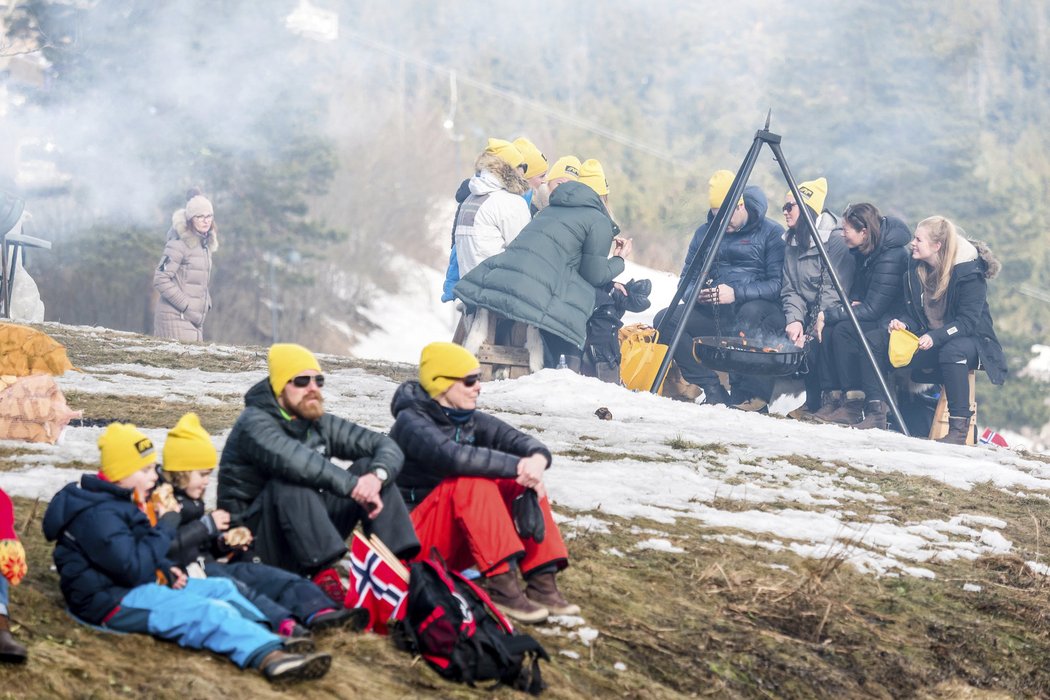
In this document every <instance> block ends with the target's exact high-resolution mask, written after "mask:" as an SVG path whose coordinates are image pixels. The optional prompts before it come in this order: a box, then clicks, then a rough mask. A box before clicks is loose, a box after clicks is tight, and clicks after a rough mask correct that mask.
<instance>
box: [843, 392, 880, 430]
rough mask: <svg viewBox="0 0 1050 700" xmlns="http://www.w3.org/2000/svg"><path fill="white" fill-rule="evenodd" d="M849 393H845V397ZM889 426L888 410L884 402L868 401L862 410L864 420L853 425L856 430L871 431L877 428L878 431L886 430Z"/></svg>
mask: <svg viewBox="0 0 1050 700" xmlns="http://www.w3.org/2000/svg"><path fill="white" fill-rule="evenodd" d="M848 395H849V392H847V396H848ZM888 426H889V408H888V407H887V406H886V402H885V401H879V400H878V399H876V400H874V401H869V402H868V405H867V406H866V407H865V408H864V420H862V421H861V422H859V423H857V424H856V425H854V426H853V427H854V428H857V429H858V430H871V429H872V428H878V429H879V430H886V429H887V427H888Z"/></svg>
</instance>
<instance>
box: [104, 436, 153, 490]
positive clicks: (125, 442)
mask: <svg viewBox="0 0 1050 700" xmlns="http://www.w3.org/2000/svg"><path fill="white" fill-rule="evenodd" d="M98 449H99V451H101V452H102V473H103V474H104V475H105V477H106V478H107V479H109V480H110V481H112V482H114V483H116V482H118V481H120V480H121V479H123V478H125V477H128V476H131V475H132V474H134V473H135V472H137V471H138V470H140V469H142V468H143V467H146V466H149V465H150V464H153V463H154V462H156V461H157V453H156V451H155V450H154V449H153V441H152V440H150V439H149V438H148V437H146V436H145V435H144V434H143V433H142V431H140V430H139V429H138V428H136V427H135V426H134V425H132V424H131V423H110V424H109V425H107V426H106V432H104V433H102V435H101V436H100V437H99V439H98Z"/></svg>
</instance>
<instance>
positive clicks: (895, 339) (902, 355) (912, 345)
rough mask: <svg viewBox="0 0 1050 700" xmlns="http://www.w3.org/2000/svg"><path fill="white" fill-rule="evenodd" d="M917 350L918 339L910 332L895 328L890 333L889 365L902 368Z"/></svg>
mask: <svg viewBox="0 0 1050 700" xmlns="http://www.w3.org/2000/svg"><path fill="white" fill-rule="evenodd" d="M918 349H919V337H918V336H917V335H915V334H914V333H912V332H911V331H908V330H904V329H901V328H896V329H894V330H892V331H890V349H889V355H890V364H891V365H893V366H894V367H904V366H905V365H907V364H908V363H909V362H911V358H912V356H913V355H915V351H916V350H918Z"/></svg>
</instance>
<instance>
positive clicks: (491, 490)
mask: <svg viewBox="0 0 1050 700" xmlns="http://www.w3.org/2000/svg"><path fill="white" fill-rule="evenodd" d="M524 490H525V487H524V486H521V485H520V484H518V483H517V482H516V481H514V479H487V478H482V477H473V476H463V477H455V478H451V479H445V480H444V481H442V482H441V484H439V485H438V486H437V488H435V489H434V490H433V491H431V492H430V493H429V494H427V497H426V498H424V499H423V500H422V502H420V504H419V505H418V506H416V507H415V508H414V509H413V510H412V524H413V525H414V526H415V528H416V535H417V536H418V537H419V544H420V546H421V549H420V550H419V556H418V557H417V559H425V558H427V557H429V556H430V550H431V548H437V551H438V552H439V553H440V554H441V556H442V557H444V559H445V561H446V562H447V563H448V565H449V568H451V569H453V570H460V569H466V568H469V567H472V566H476V567H477V568H478V570H479V571H480V572H481V573H482V574H484V575H486V576H496V575H498V574H503V573H506V572H507V571H509V570H510V563H509V560H510V559H513V558H514V557H516V556H518V555H522V557H521V559H520V561H519V562H518V566H519V568H520V569H521V571H522V572H524V573H526V574H527V573H529V572H530V571H532V570H533V569H535V568H537V567H539V566H543V565H544V564H551V563H554V564H555V565H556V566H557V567H558V568H559V569H564V568H565V567H566V566H568V558H569V552H568V550H567V549H566V548H565V542H564V541H563V540H562V538H561V532H559V531H558V526H557V525H555V524H554V518H552V517H551V506H550V503H549V502H548V501H547V499H546V498H544V499H542V500H540V509H541V510H542V511H543V521H544V524H545V526H546V535H545V537H544V538H543V542H540V543H537V542H535V541H534V540H532V539H527V540H522V539H521V538H520V537H518V532H517V530H515V529H514V521H513V520H512V519H511V515H510V504H511V503H512V502H513V501H514V498H515V497H516V496H518V495H519V494H520V493H521V492H522V491H524Z"/></svg>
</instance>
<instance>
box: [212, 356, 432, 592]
mask: <svg viewBox="0 0 1050 700" xmlns="http://www.w3.org/2000/svg"><path fill="white" fill-rule="evenodd" d="M268 365H269V370H270V372H269V377H268V378H267V379H263V380H262V381H260V382H259V383H257V384H256V385H255V386H253V387H252V388H251V389H250V390H249V391H248V393H247V394H246V395H245V397H244V403H245V409H244V412H243V413H241V415H240V417H239V418H238V419H237V422H236V423H235V424H234V426H233V430H232V431H231V432H230V436H229V438H227V440H226V446H225V447H224V448H223V451H222V459H221V460H220V463H219V467H220V468H219V488H218V505H219V508H222V509H225V510H227V511H228V512H229V513H230V524H231V526H232V525H246V526H248V528H249V529H250V530H251V531H252V533H253V534H254V535H255V545H254V546H255V555H256V556H257V557H258V559H259V560H260V561H262V562H263V563H265V564H270V565H272V566H278V567H281V568H283V569H287V570H289V571H293V572H296V573H298V574H301V575H304V576H309V577H311V578H312V579H313V580H314V583H316V584H317V585H319V586H320V587H321V588H322V589H324V590H325V592H326V593H328V594H329V596H331V597H332V599H333V600H335V601H337V602H339V603H340V604H341V603H342V601H343V597H344V595H345V592H346V591H345V589H344V588H343V584H342V579H341V577H340V576H339V574H338V572H336V570H335V565H336V563H338V562H339V560H340V559H341V558H342V557H343V555H344V554H346V551H347V547H346V538H347V537H348V536H349V535H350V533H351V532H352V531H353V529H354V527H355V526H356V525H357V524H358V523H359V522H360V523H361V524H362V525H363V526H364V529H365V532H366V534H369V533H375V534H376V535H377V536H378V537H379V539H381V540H382V541H383V542H384V543H385V544H386V545H387V547H389V548H390V549H391V551H393V552H394V553H395V554H396V555H398V556H399V557H401V558H403V559H407V558H410V557H412V556H415V554H416V553H417V552H418V551H419V540H418V539H417V538H416V535H415V531H414V530H413V529H412V522H411V520H410V519H409V516H408V510H407V509H406V508H405V503H404V501H403V500H402V498H401V494H400V493H399V492H398V490H397V488H396V486H395V485H394V479H395V478H396V477H397V474H398V472H399V471H400V469H401V464H402V461H403V459H404V458H403V456H402V454H401V450H400V449H399V448H398V446H397V444H396V443H395V442H394V441H393V440H391V439H390V438H389V437H387V436H386V435H384V434H382V433H379V432H376V431H373V430H368V429H367V428H363V427H361V426H360V425H357V424H355V423H352V422H350V421H348V420H345V419H343V418H339V417H337V416H334V415H332V414H331V413H326V412H325V410H324V397H323V395H322V393H321V390H322V388H323V387H324V383H325V381H324V380H325V378H324V375H323V374H321V366H320V365H319V364H318V362H317V360H316V358H314V356H313V354H312V353H311V352H310V351H309V350H307V349H306V348H304V347H302V346H301V345H294V344H290V343H278V344H276V345H273V346H272V347H271V348H270V351H269V354H268ZM333 459H342V460H353V464H352V465H351V466H350V468H349V469H344V468H343V467H341V466H338V465H336V464H335V463H334V462H333V461H332V460H333Z"/></svg>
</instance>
